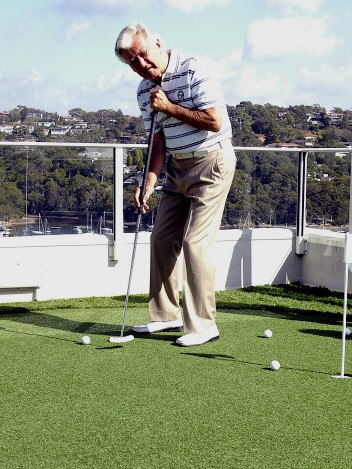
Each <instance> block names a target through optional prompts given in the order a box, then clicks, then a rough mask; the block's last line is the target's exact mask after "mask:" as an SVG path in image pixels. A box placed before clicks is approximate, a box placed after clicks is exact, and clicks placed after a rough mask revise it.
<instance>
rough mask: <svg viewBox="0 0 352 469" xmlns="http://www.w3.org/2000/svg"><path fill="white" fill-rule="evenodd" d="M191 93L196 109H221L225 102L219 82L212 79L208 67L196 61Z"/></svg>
mask: <svg viewBox="0 0 352 469" xmlns="http://www.w3.org/2000/svg"><path fill="white" fill-rule="evenodd" d="M191 93H192V101H193V103H194V105H195V107H196V108H197V109H208V108H210V107H222V106H223V105H224V102H225V100H224V96H223V93H222V90H221V86H220V83H219V80H216V79H215V78H214V77H213V74H212V72H211V70H210V67H209V65H206V64H205V63H202V62H201V61H198V60H197V61H196V64H195V68H194V73H193V76H192V80H191Z"/></svg>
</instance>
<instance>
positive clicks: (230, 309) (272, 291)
mask: <svg viewBox="0 0 352 469" xmlns="http://www.w3.org/2000/svg"><path fill="white" fill-rule="evenodd" d="M241 291H242V292H249V293H254V294H258V295H265V296H267V297H268V299H267V300H266V301H265V298H263V297H261V298H260V301H259V302H258V304H255V299H253V301H251V302H248V303H244V302H243V300H240V301H238V302H236V300H234V299H229V300H228V301H227V300H223V299H221V298H219V299H217V307H218V310H219V311H221V312H222V313H228V314H246V315H257V316H268V317H275V318H282V319H290V320H298V321H307V322H318V323H321V324H331V325H340V324H341V316H340V315H339V314H338V313H331V312H326V311H319V310H318V311H312V310H309V311H307V310H305V309H304V306H303V303H302V308H301V309H300V308H292V307H290V306H286V305H284V304H281V305H278V304H273V302H272V301H271V300H270V297H272V298H282V299H283V301H284V300H286V299H292V300H298V301H302V302H314V303H317V302H319V303H323V304H326V305H330V306H341V312H342V307H343V306H342V304H343V293H341V292H331V291H330V290H328V289H326V288H323V287H306V286H304V285H300V284H290V285H264V286H252V287H245V288H243V289H241Z"/></svg>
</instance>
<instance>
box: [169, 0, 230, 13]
mask: <svg viewBox="0 0 352 469" xmlns="http://www.w3.org/2000/svg"><path fill="white" fill-rule="evenodd" d="M231 1H232V0H192V1H190V0H164V2H163V3H165V4H166V6H168V7H171V8H174V9H175V10H181V11H189V12H190V11H199V10H203V9H204V8H207V7H224V6H226V5H228V4H229V3H231Z"/></svg>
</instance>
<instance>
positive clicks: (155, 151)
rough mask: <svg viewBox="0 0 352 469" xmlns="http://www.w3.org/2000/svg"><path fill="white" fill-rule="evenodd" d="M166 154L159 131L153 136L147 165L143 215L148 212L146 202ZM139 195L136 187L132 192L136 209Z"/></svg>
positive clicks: (138, 189)
mask: <svg viewBox="0 0 352 469" xmlns="http://www.w3.org/2000/svg"><path fill="white" fill-rule="evenodd" d="M165 154H166V145H165V137H164V134H163V132H162V131H159V132H157V133H155V134H154V140H153V148H152V155H151V160H150V165H149V171H148V174H147V185H146V189H145V194H144V198H143V209H142V210H143V213H144V212H145V210H148V209H149V207H148V205H147V200H148V199H149V197H150V196H151V194H152V193H153V190H154V186H155V184H156V182H157V181H158V178H159V176H160V173H161V171H162V169H163V166H164V160H165ZM139 193H140V188H139V187H136V189H135V191H134V205H135V207H136V208H138V207H139Z"/></svg>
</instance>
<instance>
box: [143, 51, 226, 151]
mask: <svg viewBox="0 0 352 469" xmlns="http://www.w3.org/2000/svg"><path fill="white" fill-rule="evenodd" d="M155 88H159V89H160V87H159V86H158V85H156V84H155V83H153V82H151V81H149V80H145V79H144V80H142V81H141V83H140V85H139V87H138V91H137V100H138V105H139V108H140V110H141V113H142V117H143V120H144V125H145V128H146V131H147V132H148V133H149V130H150V122H151V118H150V114H151V112H152V108H151V107H150V104H149V99H150V91H151V90H152V89H155ZM161 89H162V90H163V91H164V93H165V94H166V96H167V97H168V99H169V100H170V101H172V102H173V103H175V104H179V105H180V106H183V107H186V108H189V109H207V108H211V107H217V108H219V109H220V111H221V117H222V127H221V129H220V130H219V132H211V131H209V130H200V129H196V128H195V127H192V126H190V125H188V124H184V123H183V122H181V121H179V120H177V119H175V118H173V117H169V116H167V115H166V114H164V113H162V112H159V113H158V118H157V126H156V132H158V131H160V130H161V129H162V130H163V132H164V135H165V143H166V148H167V151H168V152H169V153H186V152H189V151H196V150H203V149H205V148H207V147H210V146H212V145H214V144H215V143H218V142H220V141H222V140H225V139H230V138H231V137H232V130H231V124H230V120H229V116H228V114H227V109H226V104H225V100H224V97H223V94H222V91H221V88H220V84H219V83H218V81H216V80H215V79H214V78H212V77H211V76H210V75H209V71H208V70H206V67H205V66H204V65H203V64H202V63H201V62H200V61H199V60H198V59H196V58H195V57H193V56H189V55H183V54H180V53H178V52H177V51H175V50H171V54H170V60H169V64H168V66H167V69H166V71H165V73H164V75H163V77H162V81H161Z"/></svg>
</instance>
